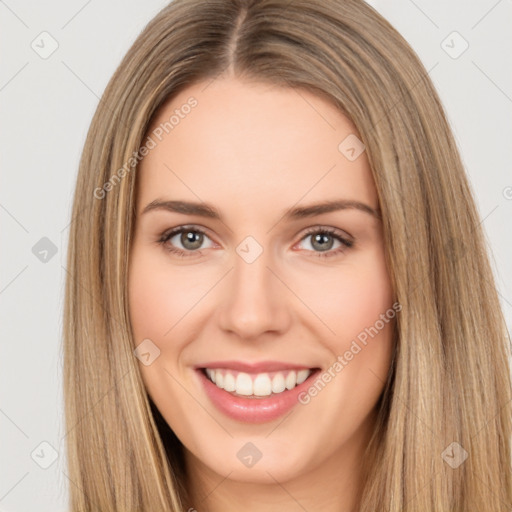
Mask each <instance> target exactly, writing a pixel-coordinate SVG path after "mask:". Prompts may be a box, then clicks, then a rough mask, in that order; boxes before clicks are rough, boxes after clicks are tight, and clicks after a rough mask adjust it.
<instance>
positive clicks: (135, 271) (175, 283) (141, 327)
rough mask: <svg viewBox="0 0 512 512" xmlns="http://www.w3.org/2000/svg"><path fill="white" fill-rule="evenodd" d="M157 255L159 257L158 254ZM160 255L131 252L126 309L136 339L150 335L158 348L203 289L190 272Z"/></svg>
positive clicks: (169, 336)
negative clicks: (196, 283)
mask: <svg viewBox="0 0 512 512" xmlns="http://www.w3.org/2000/svg"><path fill="white" fill-rule="evenodd" d="M158 256H160V257H158ZM165 263H166V262H165V259H162V257H161V255H158V254H156V256H155V255H154V254H152V253H151V252H149V251H137V249H135V250H134V251H133V253H132V258H131V262H130V272H129V308H130V319H131V323H132V328H133V331H134V336H135V342H136V343H137V342H140V341H141V339H144V338H150V339H151V340H152V341H153V342H154V343H155V344H156V345H158V346H159V348H160V350H164V349H165V346H166V344H167V345H168V343H166V342H167V341H169V340H170V339H171V338H172V339H173V347H174V348H176V344H175V343H176V341H177V340H176V337H175V336H173V334H174V332H172V331H173V329H175V326H177V325H178V323H179V322H180V319H182V318H183V317H184V316H185V315H186V313H187V312H188V311H189V310H190V309H191V308H193V307H194V305H195V304H197V302H198V301H199V299H200V297H201V294H202V293H203V294H204V290H202V289H199V288H197V287H195V286H194V285H193V283H192V281H191V279H192V280H193V281H194V282H196V281H195V279H196V278H195V277H194V276H193V275H192V273H191V272H190V271H188V272H187V270H186V269H185V270H184V268H180V267H174V268H172V267H170V266H169V265H166V264H165Z"/></svg>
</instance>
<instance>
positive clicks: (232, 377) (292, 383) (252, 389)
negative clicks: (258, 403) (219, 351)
mask: <svg viewBox="0 0 512 512" xmlns="http://www.w3.org/2000/svg"><path fill="white" fill-rule="evenodd" d="M201 371H202V372H203V374H204V375H205V376H206V378H207V379H209V380H210V381H211V382H212V383H213V384H215V385H216V386H217V387H218V388H219V389H223V390H224V391H227V392H228V393H232V394H233V395H234V396H241V397H244V398H263V397H269V396H275V395H280V394H281V393H284V392H285V391H287V390H288V391H289V390H292V389H294V388H296V387H297V386H298V385H300V384H302V383H303V382H304V381H306V380H307V379H308V378H309V377H310V376H311V375H312V374H313V372H314V371H315V368H310V369H302V370H284V371H274V372H261V373H247V372H240V371H237V370H232V369H225V368H202V369H201Z"/></svg>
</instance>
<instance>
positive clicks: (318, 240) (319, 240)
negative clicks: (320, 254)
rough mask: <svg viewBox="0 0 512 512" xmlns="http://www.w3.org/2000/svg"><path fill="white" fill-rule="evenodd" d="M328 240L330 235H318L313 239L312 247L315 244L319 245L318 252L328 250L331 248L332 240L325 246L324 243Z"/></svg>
mask: <svg viewBox="0 0 512 512" xmlns="http://www.w3.org/2000/svg"><path fill="white" fill-rule="evenodd" d="M329 238H330V235H328V234H325V233H319V234H317V235H316V236H315V237H314V240H313V245H315V243H320V245H319V248H320V250H322V251H325V250H328V249H330V248H331V246H332V240H331V244H329V243H327V245H326V244H325V242H328V239H329Z"/></svg>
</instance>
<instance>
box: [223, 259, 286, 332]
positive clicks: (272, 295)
mask: <svg viewBox="0 0 512 512" xmlns="http://www.w3.org/2000/svg"><path fill="white" fill-rule="evenodd" d="M270 260H271V258H270V255H269V252H266V251H263V253H262V254H261V255H260V256H259V257H258V258H257V259H256V260H255V261H253V262H252V263H249V262H247V261H245V260H244V258H243V257H240V256H239V255H238V254H236V255H235V259H234V268H233V269H232V270H231V272H229V274H228V275H227V276H226V282H225V284H224V287H223V292H222V293H223V294H224V296H223V297H222V299H221V303H220V306H219V311H218V321H219V327H220V328H221V329H223V330H224V331H227V332H231V333H234V334H236V335H237V336H238V337H239V338H241V339H247V340H249V339H250V340H254V339H257V338H259V337H262V336H263V335H265V334H266V333H273V334H274V335H276V334H282V333H283V332H285V331H286V330H287V329H288V328H289V326H290V323H291V311H290V307H291V296H292V295H293V294H292V292H291V291H290V290H289V289H288V288H287V286H286V285H285V284H284V283H283V281H282V279H280V276H279V272H277V271H276V269H275V265H273V264H272V261H270Z"/></svg>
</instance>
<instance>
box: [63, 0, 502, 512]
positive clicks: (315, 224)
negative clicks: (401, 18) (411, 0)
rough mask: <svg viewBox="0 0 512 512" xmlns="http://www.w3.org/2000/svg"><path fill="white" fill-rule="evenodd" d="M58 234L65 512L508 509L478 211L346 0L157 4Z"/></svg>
mask: <svg viewBox="0 0 512 512" xmlns="http://www.w3.org/2000/svg"><path fill="white" fill-rule="evenodd" d="M73 214H74V218H75V219H76V220H75V222H74V223H73V225H72V231H71V235H70V236H71V238H70V248H69V260H68V269H69V272H70V274H69V279H68V282H67V291H66V309H65V329H66V330H65V398H66V419H67V424H68V434H67V442H68V445H67V447H68V460H69V470H70V479H71V481H72V482H73V484H74V485H72V486H71V507H72V510H93V509H100V510H175V511H182V510H194V509H195V510H198V511H202V510H209V511H213V512H215V511H217V510H223V511H229V510H235V509H236V510H239V509H244V510H251V511H254V512H256V511H259V510H277V509H279V510H283V509H284V510H293V509H294V508H295V509H300V508H302V509H306V510H319V509H321V510H323V511H324V512H325V511H331V510H338V511H340V510H343V511H356V510H357V511H375V510H386V511H393V512H395V511H396V512H398V511H404V510H411V511H413V510H414V511H418V510H422V511H423V510H436V511H437V510H440V511H445V510H446V511H452V510H458V511H469V510H479V511H492V512H496V511H500V510H508V509H509V508H510V506H512V485H511V472H510V466H511V464H510V463H511V461H510V453H511V446H510V434H511V423H510V403H509V401H510V396H511V386H510V379H509V368H508V364H507V361H508V358H509V339H508V335H507V331H506V327H505V324H504V320H503V317H502V315H501V312H500V309H499V302H498V299H497V293H496V289H495V285H494V282H493V277H492V273H491V271H490V268H489V263H488V260H487V256H486V253H485V245H484V242H483V237H482V232H481V229H480V223H479V219H478V215H477V212H476V209H475V205H474V201H473V199H472V196H471V192H470V189H469V187H468V184H467V180H466V177H465V175H464V171H463V168H462V164H461V161H460V157H459V155H458V152H457V149H456V146H455V143H454V141H453V138H452V135H451V133H450V129H449V127H448V124H447V121H446V118H445V116H444V113H443V110H442V107H441V105H440V103H439V100H438V97H437V94H436V92H435V91H434V89H433V86H432V84H431V82H430V80H429V78H428V76H427V74H426V71H425V69H424V68H423V66H422V65H421V63H420V62H419V60H418V58H417V57H416V56H415V54H414V52H413V51H412V50H411V49H410V47H409V46H408V45H407V43H406V42H405V41H404V40H403V39H402V38H401V37H400V35H399V34H398V33H397V32H396V31H395V30H394V29H393V28H392V27H391V26H390V25H389V24H388V23H387V22H386V21H385V20H383V19H382V17H381V16H379V15H378V14H377V13H376V12H375V11H374V10H373V9H372V8H371V7H369V6H368V5H366V4H365V3H363V2H360V1H354V0H350V1H344V2H341V1H336V0H328V1H325V2H314V1H312V0H308V1H306V0H300V1H299V0H297V1H294V2H291V3H284V2H277V1H275V0H274V1H270V0H262V1H257V2H256V1H247V0H246V1H242V0H213V1H208V2H204V1H200V0H177V1H175V2H173V3H171V4H170V5H169V6H167V7H166V8H165V9H163V10H162V11H161V12H160V13H159V14H158V15H157V16H156V17H155V18H154V20H152V21H151V22H150V23H149V25H148V26H147V27H146V29H145V30H144V31H143V33H142V34H141V35H140V37H139V38H138V39H137V41H136V42H135V43H134V45H133V46H132V48H131V49H130V51H129V52H128V54H127V55H126V57H125V58H124V60H123V62H122V63H121V65H120V67H119V68H118V70H117V71H116V73H115V75H114V76H113V78H112V80H111V81H110V83H109V85H108V87H107V89H106V91H105V94H104V96H103V98H102V101H101V103H100V105H99V107H98V110H97V112H96V115H95V117H94V119H93V121H92V125H91V128H90V131H89V134H88V138H87V141H86V144H85V148H84V152H83V156H82V160H81V165H80V171H79V176H78V181H77V188H76V193H75V200H74V212H73Z"/></svg>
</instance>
